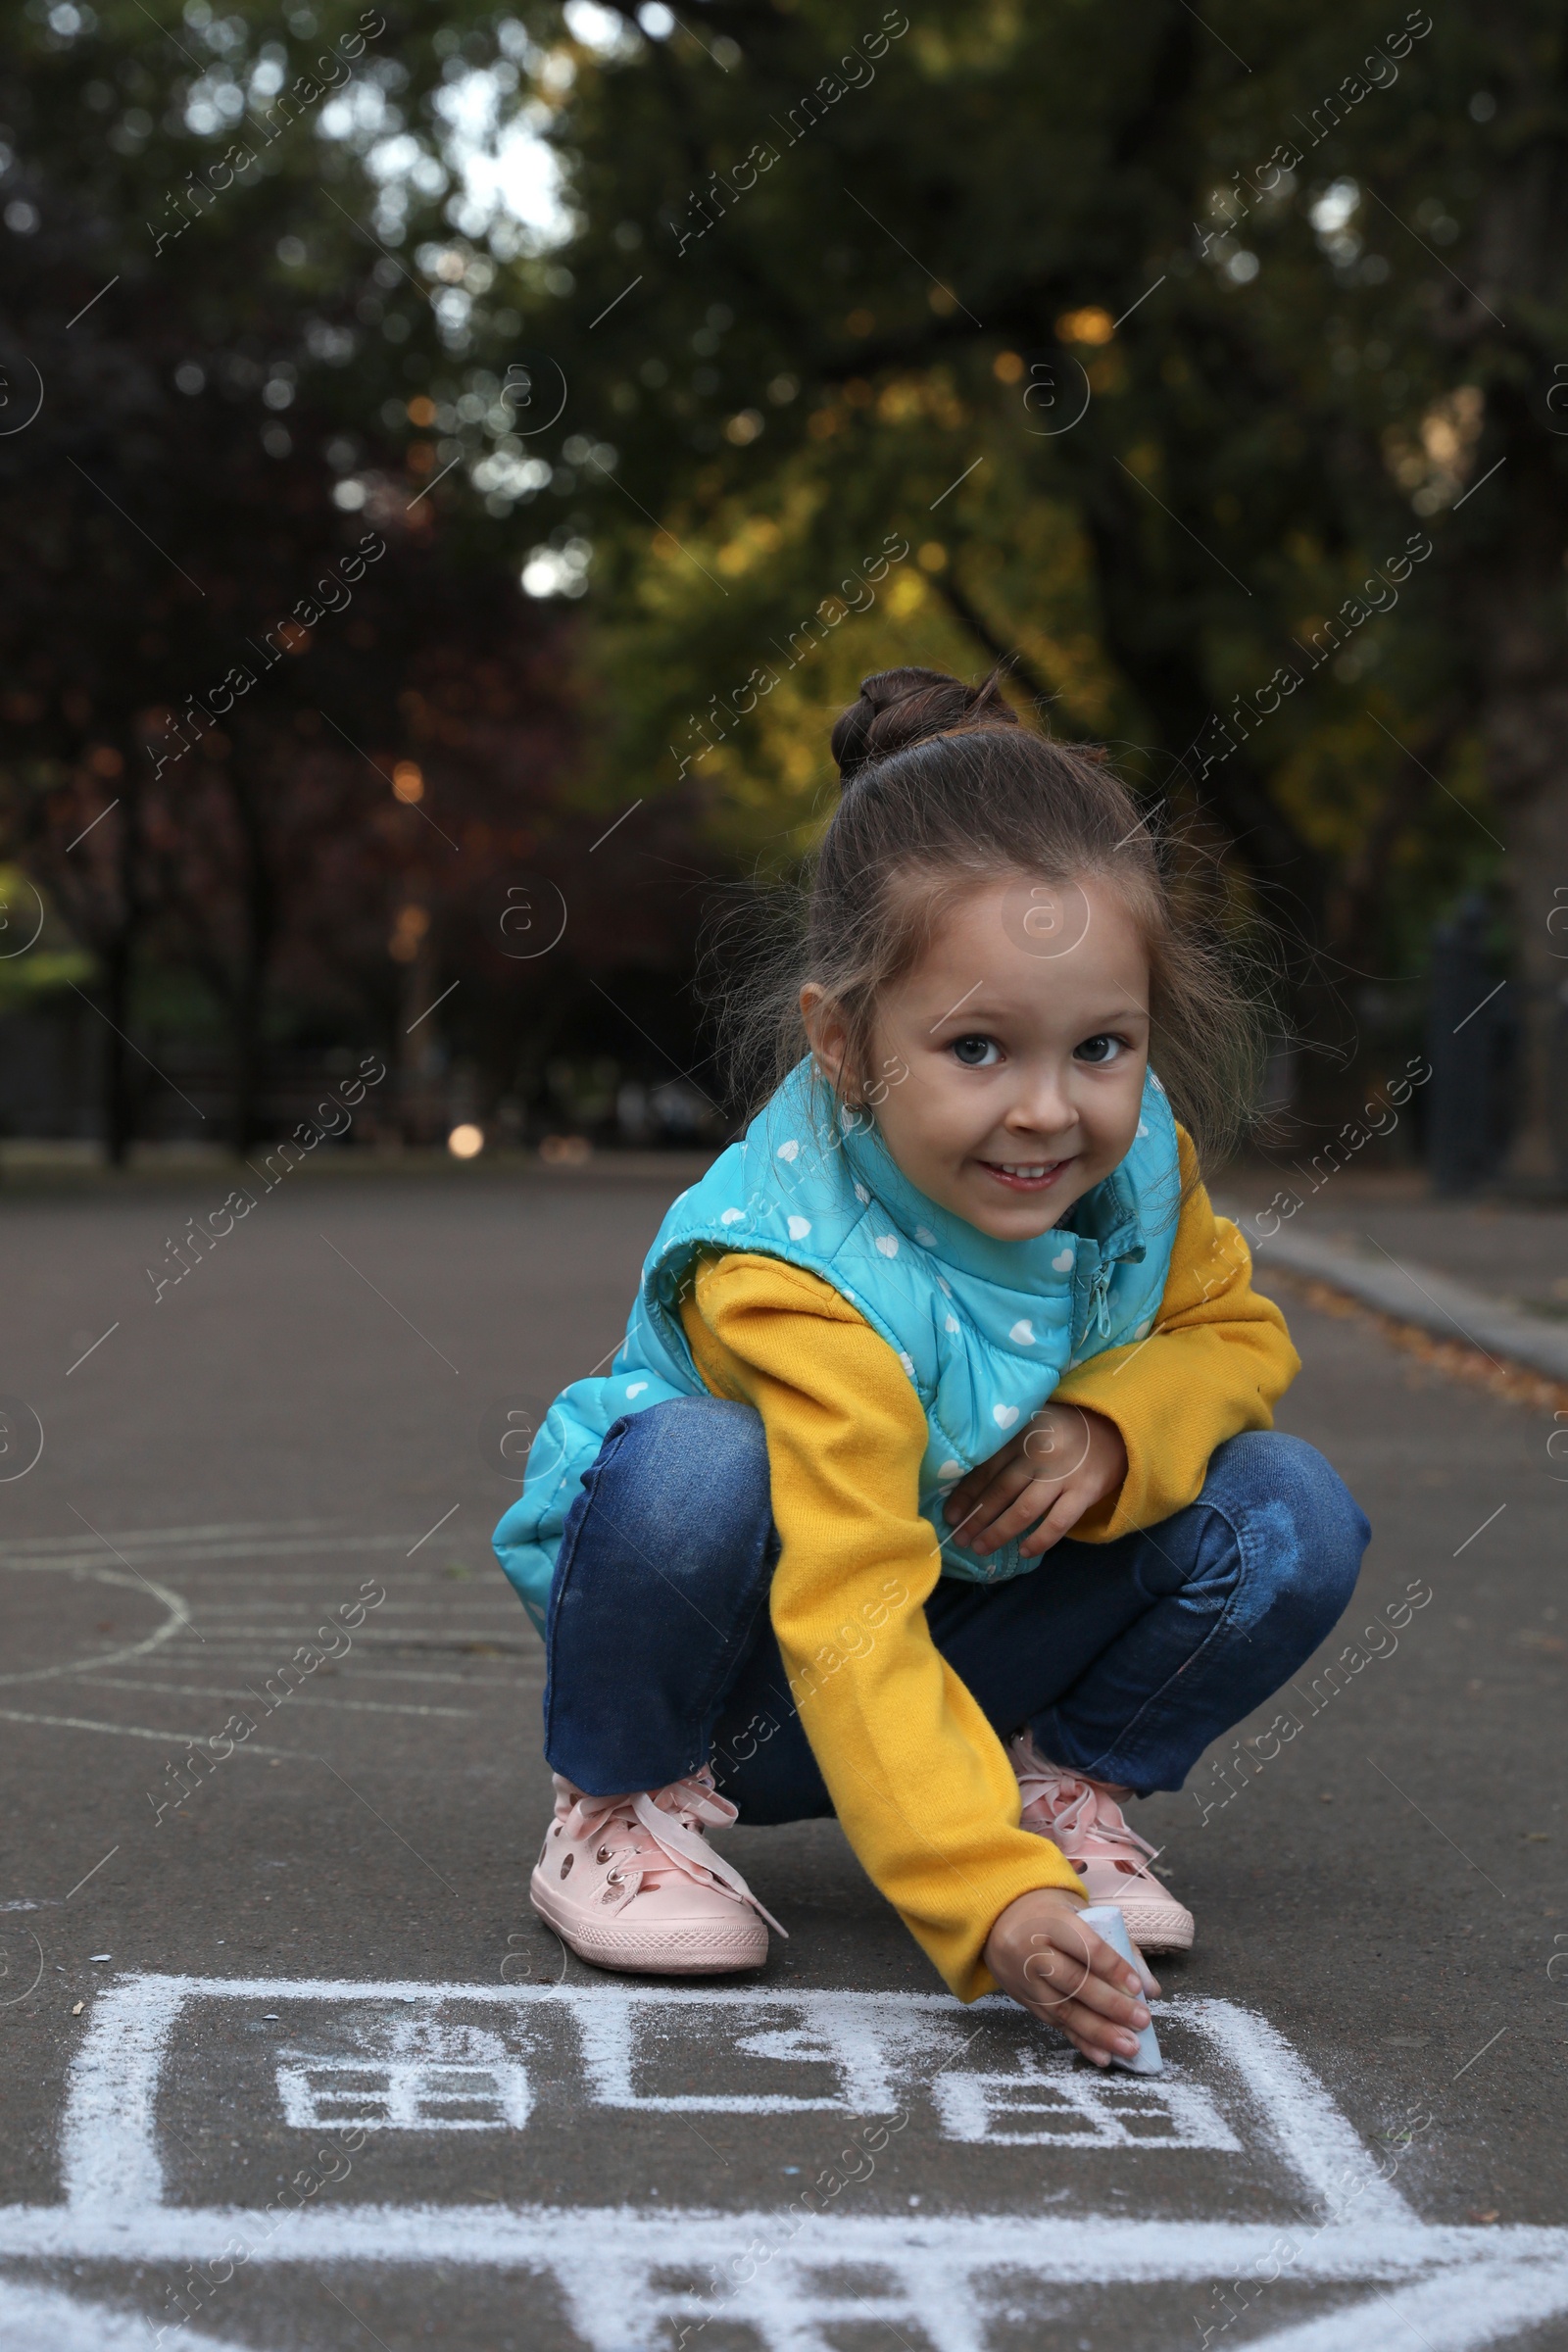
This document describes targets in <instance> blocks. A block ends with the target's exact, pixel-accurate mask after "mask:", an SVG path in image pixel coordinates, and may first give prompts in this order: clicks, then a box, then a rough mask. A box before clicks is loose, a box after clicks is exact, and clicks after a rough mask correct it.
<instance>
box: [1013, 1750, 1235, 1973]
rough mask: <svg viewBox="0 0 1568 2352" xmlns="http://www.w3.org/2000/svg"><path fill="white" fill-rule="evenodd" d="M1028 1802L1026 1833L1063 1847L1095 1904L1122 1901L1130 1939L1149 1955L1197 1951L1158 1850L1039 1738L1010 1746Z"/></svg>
mask: <svg viewBox="0 0 1568 2352" xmlns="http://www.w3.org/2000/svg"><path fill="white" fill-rule="evenodd" d="M1007 1761H1008V1763H1009V1764H1010V1765H1011V1766H1012V1769H1013V1771H1014V1772H1015V1773H1016V1774H1017V1776H1018V1793H1019V1796H1020V1797H1021V1799H1022V1802H1023V1811H1022V1814H1021V1816H1020V1819H1019V1824H1018V1826H1019V1828H1020V1829H1024V1830H1033V1831H1034V1832H1035V1833H1036V1835H1037V1836H1038V1837H1041V1838H1050V1839H1051V1842H1052V1844H1053V1845H1057V1846H1060V1848H1061V1850H1062V1852H1063V1853H1064V1854H1065V1855H1066V1857H1067V1859H1068V1861H1069V1862H1070V1863H1071V1864H1072V1866H1073V1868H1074V1870H1075V1871H1077V1873H1078V1875H1079V1877H1080V1878H1081V1879H1082V1880H1083V1883H1084V1890H1085V1892H1086V1893H1087V1894H1088V1896H1089V1900H1090V1901H1091V1902H1092V1903H1114V1904H1115V1905H1116V1906H1117V1908H1118V1909H1119V1911H1120V1912H1121V1915H1122V1917H1123V1919H1125V1920H1126V1922H1127V1933H1128V1935H1129V1936H1131V1937H1132V1939H1133V1941H1134V1943H1136V1944H1138V1945H1139V1946H1140V1947H1141V1948H1142V1949H1143V1950H1144V1951H1146V1952H1185V1951H1189V1950H1191V1948H1192V1941H1193V1936H1194V1933H1195V1930H1194V1926H1193V1915H1192V1913H1191V1912H1190V1911H1189V1910H1188V1909H1187V1907H1186V1905H1185V1904H1184V1903H1179V1902H1178V1901H1177V1900H1176V1897H1175V1896H1174V1895H1173V1894H1172V1893H1171V1892H1170V1890H1169V1888H1168V1887H1162V1886H1161V1885H1160V1883H1159V1881H1158V1880H1157V1879H1156V1878H1155V1876H1154V1874H1153V1872H1152V1870H1151V1869H1150V1867H1149V1864H1150V1862H1152V1860H1153V1858H1154V1848H1153V1847H1152V1845H1151V1844H1150V1842H1149V1840H1148V1838H1140V1837H1139V1835H1138V1832H1137V1831H1136V1830H1135V1829H1131V1828H1130V1827H1129V1826H1128V1824H1127V1823H1126V1821H1124V1820H1123V1818H1122V1810H1121V1807H1120V1805H1119V1804H1118V1803H1117V1802H1116V1799H1115V1798H1114V1797H1113V1796H1112V1795H1111V1793H1110V1790H1109V1789H1107V1788H1106V1787H1105V1785H1104V1783H1103V1782H1101V1781H1089V1780H1085V1779H1084V1778H1083V1777H1082V1776H1081V1775H1080V1774H1078V1773H1074V1772H1068V1771H1067V1770H1065V1769H1064V1767H1062V1766H1061V1765H1059V1764H1051V1763H1048V1762H1047V1760H1046V1758H1045V1757H1044V1756H1043V1755H1042V1754H1041V1753H1040V1750H1039V1748H1038V1747H1036V1745H1035V1742H1034V1735H1033V1734H1032V1733H1031V1732H1019V1733H1018V1734H1017V1736H1016V1738H1014V1739H1012V1740H1008V1742H1007Z"/></svg>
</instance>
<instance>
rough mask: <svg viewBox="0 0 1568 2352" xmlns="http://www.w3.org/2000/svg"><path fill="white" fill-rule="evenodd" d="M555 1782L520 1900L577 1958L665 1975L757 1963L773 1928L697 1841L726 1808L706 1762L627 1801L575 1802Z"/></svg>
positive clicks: (570, 1788)
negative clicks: (550, 1814)
mask: <svg viewBox="0 0 1568 2352" xmlns="http://www.w3.org/2000/svg"><path fill="white" fill-rule="evenodd" d="M555 1783H556V1818H555V1820H554V1821H553V1822H552V1823H551V1825H550V1827H549V1829H548V1830H547V1831H546V1832H545V1841H544V1844H543V1845H542V1846H541V1847H540V1849H539V1859H538V1861H537V1862H536V1863H535V1864H534V1871H533V1878H532V1880H531V1882H530V1884H529V1888H528V1894H529V1900H530V1901H531V1902H532V1904H533V1907H534V1909H535V1910H536V1911H537V1912H538V1914H539V1916H540V1918H541V1919H542V1920H544V1921H545V1922H546V1923H547V1925H549V1926H550V1927H552V1928H554V1930H555V1932H556V1934H557V1935H558V1936H560V1937H561V1940H562V1942H563V1943H564V1944H565V1945H566V1946H567V1948H568V1949H569V1950H571V1951H573V1952H575V1953H576V1954H577V1957H578V1958H579V1959H580V1960H591V1961H592V1962H593V1963H594V1965H595V1967H597V1968H625V1969H648V1970H650V1971H652V1972H653V1973H655V1974H657V1975H660V1976H677V1977H698V1976H714V1975H719V1974H722V1973H723V1972H724V1971H726V1970H729V1969H734V1968H760V1967H761V1965H762V1963H763V1961H764V1960H765V1959H766V1958H767V1930H768V1928H775V1929H777V1931H778V1933H779V1935H780V1936H782V1935H783V1934H784V1930H783V1929H782V1928H780V1927H779V1924H778V1921H777V1920H776V1919H775V1918H774V1917H773V1915H772V1913H771V1912H770V1911H764V1910H763V1908H762V1906H761V1904H760V1902H759V1901H758V1899H757V1897H756V1895H755V1894H753V1892H752V1890H751V1888H750V1887H748V1886H747V1884H746V1881H745V1880H744V1879H743V1878H742V1877H741V1874H740V1872H739V1871H738V1870H737V1869H735V1867H734V1865H733V1864H732V1863H729V1862H725V1861H722V1860H721V1859H720V1858H719V1856H718V1855H717V1854H716V1853H714V1851H713V1850H712V1848H711V1846H710V1844H709V1842H708V1839H707V1838H706V1836H705V1835H704V1831H705V1828H706V1827H707V1826H711V1827H712V1828H714V1829H722V1828H725V1827H727V1825H728V1824H729V1823H730V1822H732V1821H733V1820H734V1819H735V1812H736V1809H735V1807H734V1806H733V1805H732V1804H731V1803H730V1801H729V1799H728V1798H727V1797H724V1796H720V1795H718V1794H717V1792H716V1791H715V1789H714V1788H713V1776H712V1774H711V1772H710V1771H709V1770H708V1768H707V1766H706V1765H705V1766H704V1767H703V1769H702V1771H701V1772H694V1773H691V1774H689V1775H688V1776H687V1778H686V1779H685V1780H683V1781H672V1782H671V1783H670V1785H669V1787H668V1788H667V1789H647V1790H644V1791H643V1792H642V1793H641V1794H639V1795H635V1796H586V1795H585V1794H584V1793H583V1791H582V1789H579V1788H577V1787H576V1786H575V1785H574V1783H572V1782H571V1781H568V1780H565V1779H564V1778H563V1776H562V1775H561V1774H560V1773H559V1772H558V1773H557V1774H556V1775H555ZM764 1921H765V1922H766V1925H765V1926H764V1925H763V1922H764Z"/></svg>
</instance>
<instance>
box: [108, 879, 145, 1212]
mask: <svg viewBox="0 0 1568 2352" xmlns="http://www.w3.org/2000/svg"><path fill="white" fill-rule="evenodd" d="M133 956H134V942H133V939H132V935H131V926H130V925H129V924H128V923H123V924H122V925H121V927H120V929H119V930H118V931H117V932H116V933H115V936H114V938H113V939H112V940H111V941H110V943H109V945H108V946H107V948H105V950H104V952H103V992H104V1007H103V1009H104V1017H105V1019H106V1020H107V1022H108V1024H109V1028H108V1034H107V1036H106V1037H105V1039H104V1059H103V1091H102V1103H103V1129H104V1156H105V1157H106V1159H107V1160H108V1162H109V1165H110V1166H111V1167H112V1168H123V1166H124V1165H125V1162H126V1160H127V1159H128V1158H129V1157H130V1147H131V1145H132V1144H133V1143H134V1141H135V1138H136V1109H137V1103H136V1091H137V1090H136V1073H135V1071H134V1070H133V1069H132V1068H131V1054H130V1047H129V1044H128V1042H127V1036H126V1030H125V1023H126V1021H127V1020H128V1019H129V1018H130V990H131V980H132V977H133V973H132V964H133Z"/></svg>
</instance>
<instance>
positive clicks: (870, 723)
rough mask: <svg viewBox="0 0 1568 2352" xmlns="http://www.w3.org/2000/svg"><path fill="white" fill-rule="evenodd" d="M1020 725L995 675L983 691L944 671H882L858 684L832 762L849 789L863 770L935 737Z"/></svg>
mask: <svg viewBox="0 0 1568 2352" xmlns="http://www.w3.org/2000/svg"><path fill="white" fill-rule="evenodd" d="M1017 724H1018V714H1017V712H1016V711H1014V710H1013V709H1012V708H1011V706H1010V705H1009V704H1008V702H1007V700H1006V698H1005V695H1004V694H1003V691H1002V680H1001V675H1000V673H999V672H998V671H996V670H993V671H992V673H991V675H990V677H988V678H987V679H985V681H984V682H983V683H982V684H981V685H979V686H966V685H965V684H964V682H963V680H962V679H961V678H955V677H950V676H949V674H948V672H947V671H946V670H945V669H879V670H878V671H877V672H876V675H875V676H874V677H870V678H862V679H861V680H860V699H859V701H858V703H853V704H852V705H851V706H850V708H849V710H848V711H845V712H844V714H843V716H842V717H841V718H840V719H839V721H838V723H837V725H836V726H835V727H834V729H833V736H832V745H833V757H834V759H835V760H837V761H838V765H839V780H840V782H841V783H844V784H848V783H849V782H850V781H851V779H852V778H853V777H855V776H857V775H858V774H859V772H860V770H861V768H863V767H869V766H871V765H872V764H873V763H874V762H875V761H876V760H886V759H889V758H891V756H892V755H893V753H895V752H907V751H908V750H909V749H910V747H911V746H912V745H914V744H917V743H925V742H928V741H929V740H930V738H931V737H932V736H934V735H956V734H965V733H969V732H971V731H979V730H980V729H983V728H987V727H1015V726H1017Z"/></svg>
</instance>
